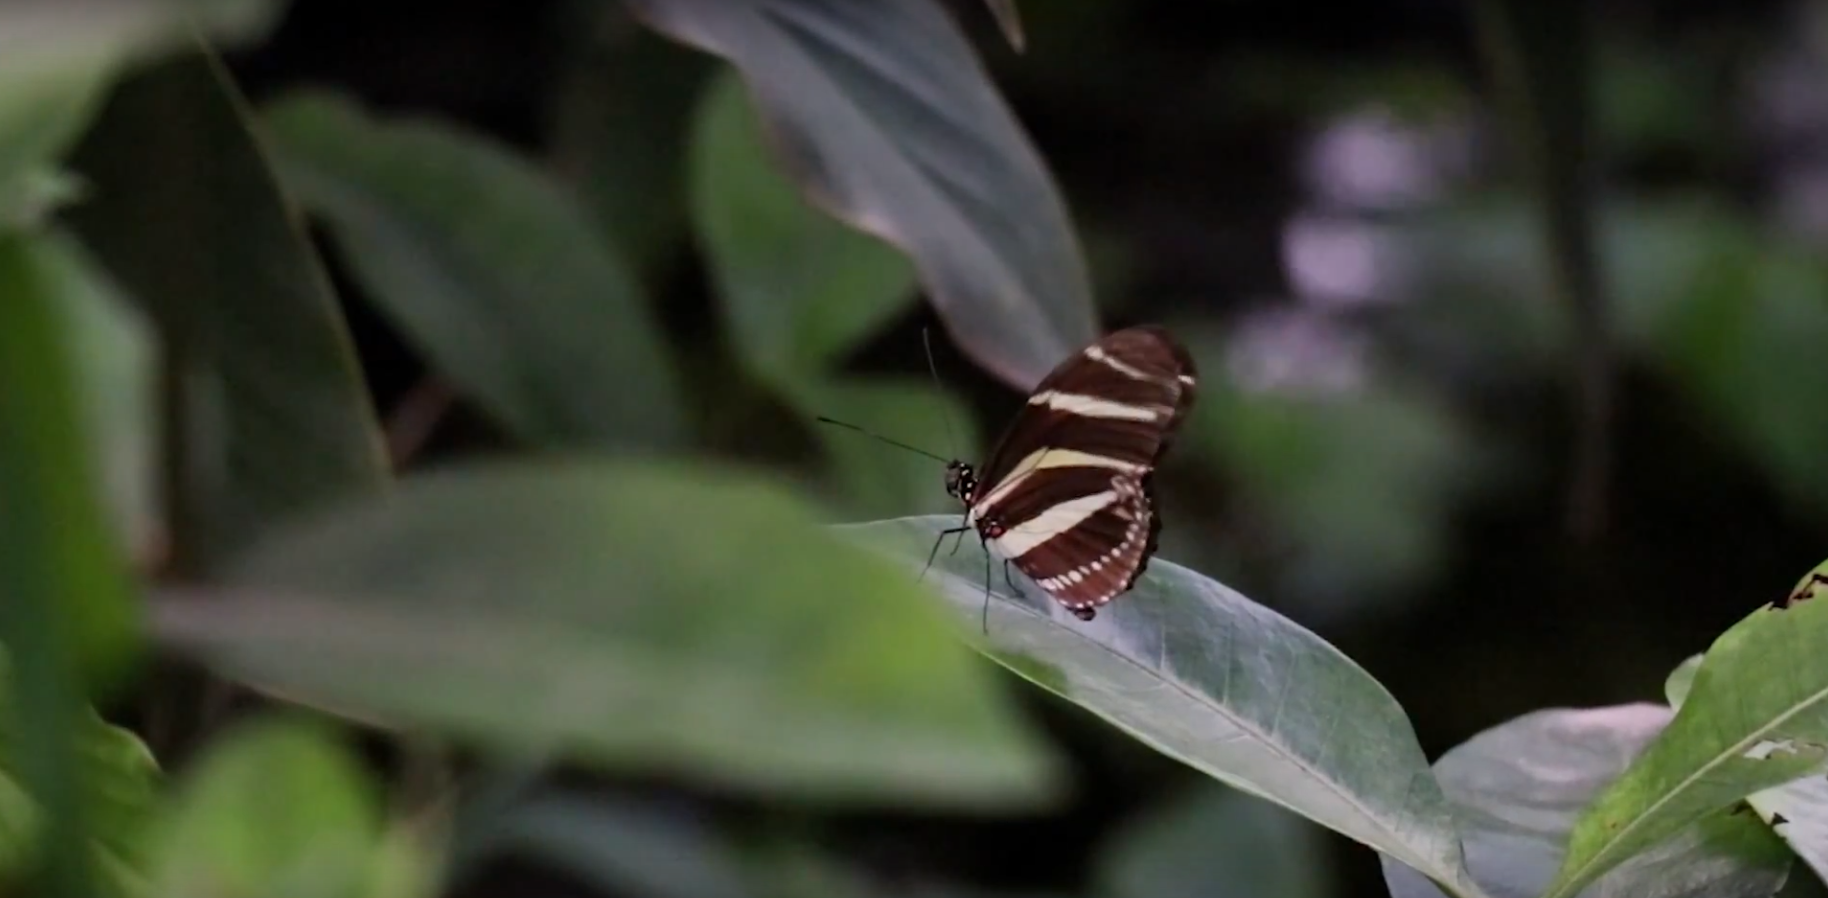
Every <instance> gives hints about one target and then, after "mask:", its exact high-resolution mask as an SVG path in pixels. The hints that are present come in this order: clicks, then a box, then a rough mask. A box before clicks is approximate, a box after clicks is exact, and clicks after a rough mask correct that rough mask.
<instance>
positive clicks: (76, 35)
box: [0, 0, 284, 226]
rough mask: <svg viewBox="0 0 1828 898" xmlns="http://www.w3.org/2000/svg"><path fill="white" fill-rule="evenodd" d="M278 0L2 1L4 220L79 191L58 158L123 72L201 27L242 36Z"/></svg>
mask: <svg viewBox="0 0 1828 898" xmlns="http://www.w3.org/2000/svg"><path fill="white" fill-rule="evenodd" d="M283 5H284V4H282V3H277V2H269V0H82V2H68V0H11V2H9V3H6V4H4V5H0V226H6V225H9V224H10V225H15V226H16V225H22V224H29V223H31V222H34V221H37V220H38V219H40V218H41V217H42V215H43V214H44V213H45V212H46V211H49V209H50V208H51V207H53V206H56V205H61V204H62V203H63V202H65V201H68V200H69V199H71V198H72V197H73V196H74V194H73V192H72V191H73V185H72V184H70V183H69V182H68V181H65V180H62V179H61V178H60V176H59V175H58V174H57V173H56V169H55V166H56V164H57V160H58V158H59V157H61V156H62V155H63V153H64V151H65V150H66V149H68V148H69V146H70V144H71V143H72V142H74V141H75V140H76V139H77V137H79V136H80V135H81V134H82V131H83V129H84V128H85V127H87V126H88V124H89V120H90V118H91V117H92V116H93V115H94V113H95V110H96V107H97V105H98V104H99V103H100V101H101V99H102V95H103V92H104V91H105V90H106V89H107V88H108V86H109V84H110V83H111V82H112V81H113V79H114V77H115V75H116V74H117V72H119V71H120V70H121V69H122V68H123V67H124V66H125V65H127V64H128V63H131V62H133V61H135V60H136V59H140V58H145V57H147V56H151V55H154V54H157V53H161V52H164V51H166V50H169V49H172V48H173V47H182V46H184V45H186V44H188V43H189V40H190V34H189V31H190V29H191V28H192V27H196V28H198V29H200V30H202V31H203V32H205V33H208V34H209V35H211V36H212V37H214V38H218V39H221V40H225V41H229V42H236V41H240V40H246V39H249V38H252V37H255V36H258V35H260V34H264V33H265V31H266V29H267V28H269V27H270V26H271V23H272V21H273V20H274V19H275V18H276V17H277V15H278V13H279V11H280V9H281V8H283Z"/></svg>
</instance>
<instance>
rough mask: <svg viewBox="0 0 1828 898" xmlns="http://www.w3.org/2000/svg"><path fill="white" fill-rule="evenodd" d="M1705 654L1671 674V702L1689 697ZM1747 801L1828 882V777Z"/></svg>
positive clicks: (1677, 704) (1808, 779)
mask: <svg viewBox="0 0 1828 898" xmlns="http://www.w3.org/2000/svg"><path fill="white" fill-rule="evenodd" d="M1703 657H1704V656H1702V655H1694V656H1691V657H1689V658H1688V659H1687V660H1685V661H1683V662H1682V663H1681V664H1680V665H1679V666H1677V667H1676V669H1675V670H1674V671H1672V672H1671V673H1670V675H1669V680H1668V682H1667V683H1665V684H1664V687H1663V689H1664V692H1665V693H1666V694H1667V695H1668V696H1669V703H1670V704H1671V705H1673V706H1675V707H1678V708H1679V707H1681V706H1682V702H1683V701H1685V700H1686V699H1687V698H1688V691H1689V688H1690V687H1691V686H1692V685H1693V683H1694V679H1695V671H1697V670H1699V669H1700V667H1701V659H1702V658H1703ZM1746 804H1748V805H1751V806H1752V810H1753V811H1755V812H1757V814H1758V819H1760V820H1763V821H1764V822H1765V825H1766V826H1769V827H1771V831H1772V832H1775V833H1777V835H1778V836H1779V837H1781V838H1782V839H1783V840H1784V841H1785V842H1787V843H1789V845H1790V850H1791V851H1794V852H1795V853H1796V856H1797V857H1800V858H1802V860H1803V862H1804V863H1806V864H1808V865H1809V868H1810V869H1811V870H1813V871H1815V875H1816V877H1817V878H1818V879H1821V880H1823V881H1825V882H1828V777H1823V776H1821V775H1819V774H1818V775H1814V776H1807V777H1804V778H1802V779H1799V780H1793V781H1791V782H1788V783H1785V784H1783V785H1781V786H1773V787H1772V788H1769V789H1763V790H1760V791H1758V792H1753V793H1752V794H1751V795H1748V796H1746Z"/></svg>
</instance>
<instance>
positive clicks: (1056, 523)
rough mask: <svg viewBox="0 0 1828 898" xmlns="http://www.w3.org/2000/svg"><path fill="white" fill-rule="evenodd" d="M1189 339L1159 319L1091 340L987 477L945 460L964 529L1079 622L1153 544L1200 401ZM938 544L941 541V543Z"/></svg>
mask: <svg viewBox="0 0 1828 898" xmlns="http://www.w3.org/2000/svg"><path fill="white" fill-rule="evenodd" d="M1195 377H1196V375H1195V372H1194V366H1193V360H1192V358H1191V357H1190V356H1188V354H1187V351H1186V349H1184V348H1182V346H1181V345H1180V344H1179V343H1177V342H1175V340H1174V338H1173V337H1172V336H1170V335H1169V334H1168V332H1167V331H1165V330H1163V329H1162V328H1159V327H1155V326H1142V327H1133V328H1129V329H1127V330H1121V331H1117V332H1116V333H1113V334H1110V335H1108V336H1106V337H1104V338H1103V339H1101V340H1099V341H1098V342H1096V343H1093V344H1092V345H1090V346H1087V347H1086V348H1085V349H1083V350H1081V351H1080V352H1079V353H1077V354H1075V355H1074V356H1073V357H1072V358H1069V359H1067V360H1066V361H1065V362H1063V363H1061V365H1060V366H1059V367H1057V368H1055V369H1054V370H1053V372H1052V373H1050V374H1049V375H1048V376H1047V377H1046V378H1045V379H1043V380H1042V381H1041V383H1040V384H1039V385H1038V386H1036V387H1035V390H1034V393H1033V394H1032V395H1030V396H1029V398H1028V404H1027V405H1025V406H1024V407H1023V408H1022V411H1021V412H1020V413H1018V414H1017V415H1016V418H1015V420H1014V421H1012V422H1011V423H1010V425H1009V430H1008V431H1007V432H1006V433H1004V435H1003V438H1002V440H1001V441H1000V442H999V443H998V444H997V446H996V448H995V449H994V450H992V451H991V454H990V460H989V461H988V462H987V463H986V464H985V465H984V468H983V472H982V475H981V476H980V475H979V474H978V472H976V471H974V470H973V469H972V467H971V466H970V465H968V464H965V463H964V462H957V461H955V462H952V463H951V464H949V465H948V466H947V470H946V491H947V492H949V493H951V494H952V495H954V496H957V497H958V498H959V500H960V501H962V502H964V503H965V528H961V529H966V528H976V530H977V531H978V534H979V536H980V538H981V539H982V540H983V542H984V543H986V544H987V545H988V546H993V547H995V548H996V550H997V552H998V553H999V554H1001V555H1002V556H1004V558H1006V559H1008V561H1009V562H1010V563H1013V564H1014V565H1015V566H1016V568H1017V569H1018V570H1020V571H1021V572H1022V573H1024V574H1026V575H1028V577H1029V578H1030V579H1032V580H1034V581H1035V583H1036V585H1038V586H1040V587H1041V588H1042V589H1043V590H1045V591H1046V592H1047V594H1048V595H1050V596H1053V597H1054V599H1055V600H1057V601H1058V602H1060V604H1062V605H1065V606H1066V607H1067V608H1068V609H1069V610H1071V611H1072V612H1073V614H1074V615H1076V616H1077V617H1079V618H1080V619H1081V620H1091V619H1092V618H1093V617H1094V616H1095V615H1096V614H1097V609H1098V607H1099V606H1101V605H1103V604H1105V603H1106V602H1109V601H1111V600H1112V599H1113V598H1116V597H1117V596H1118V595H1120V594H1122V593H1123V592H1124V591H1126V590H1128V589H1129V588H1130V587H1131V586H1132V585H1133V584H1135V582H1136V579H1137V578H1138V577H1140V576H1142V573H1143V570H1144V569H1145V568H1146V567H1147V566H1148V563H1149V558H1150V556H1152V555H1154V554H1155V548H1156V537H1157V536H1158V534H1160V532H1161V519H1160V518H1159V517H1158V516H1157V515H1156V513H1155V491H1154V485H1153V479H1152V478H1153V474H1154V472H1155V465H1156V462H1157V461H1158V460H1159V459H1160V458H1161V456H1162V453H1163V452H1164V451H1165V450H1166V449H1167V446H1168V441H1169V438H1170V437H1171V436H1172V435H1173V434H1174V431H1175V428H1177V427H1178V426H1179V425H1180V422H1181V420H1182V419H1183V418H1184V417H1186V414H1187V411H1188V409H1189V408H1191V407H1192V405H1193V397H1194V382H1195ZM935 548H936V549H937V546H936V547H935Z"/></svg>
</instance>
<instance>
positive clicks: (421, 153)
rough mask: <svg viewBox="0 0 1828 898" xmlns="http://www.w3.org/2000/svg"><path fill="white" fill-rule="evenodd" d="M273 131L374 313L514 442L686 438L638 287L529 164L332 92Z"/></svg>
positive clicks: (308, 100)
mask: <svg viewBox="0 0 1828 898" xmlns="http://www.w3.org/2000/svg"><path fill="white" fill-rule="evenodd" d="M261 124H262V131H263V132H264V133H265V134H266V135H267V136H268V137H269V138H270V139H271V141H272V143H273V146H274V147H275V156H276V159H277V162H278V167H279V171H280V174H281V176H282V177H283V178H284V180H285V182H286V186H287V188H288V189H290V190H291V191H293V192H294V193H295V194H297V196H298V197H299V198H300V199H301V201H302V202H303V203H304V205H305V207H306V208H307V209H309V210H310V211H311V212H313V213H315V214H318V215H321V216H323V217H324V219H325V220H326V221H327V222H328V223H329V224H330V226H331V232H332V234H334V235H335V237H336V239H337V241H338V244H339V245H340V246H341V247H342V249H343V250H344V253H345V255H346V256H347V257H348V260H349V262H350V267H351V269H352V272H353V273H354V275H355V276H356V277H357V278H358V279H360V281H361V282H362V284H363V285H364V287H365V288H366V289H367V291H368V293H369V294H370V296H371V297H372V298H373V299H374V301H375V302H376V303H378V304H379V305H380V307H381V308H382V310H383V311H385V312H386V313H387V314H388V315H389V316H390V317H392V319H393V320H394V321H395V322H396V323H397V324H398V325H399V326H400V328H401V330H402V331H403V332H404V334H405V335H406V337H407V338H408V339H409V340H411V341H413V342H414V343H416V344H417V345H418V346H419V347H420V349H421V350H423V351H424V352H425V353H426V354H427V355H428V356H429V357H430V358H431V360H432V362H433V365H434V366H435V367H437V368H438V369H439V370H440V371H442V372H443V373H444V374H445V376H447V377H449V378H450V379H451V380H452V381H453V382H455V383H456V384H458V385H459V386H461V387H463V388H464V389H465V390H466V391H468V392H469V393H470V394H472V395H474V396H475V397H476V399H478V400H479V401H480V402H481V403H482V404H483V405H484V406H485V407H486V408H488V409H489V411H491V412H492V413H493V414H494V415H495V416H496V417H497V418H499V419H500V420H501V421H502V422H503V423H504V424H506V425H507V426H508V427H510V428H511V429H512V430H514V431H515V432H516V433H518V434H519V435H521V436H522V437H524V438H526V439H529V440H533V441H537V442H540V443H546V444H556V445H612V446H640V447H651V446H664V445H670V444H674V443H677V442H678V441H679V440H681V439H683V433H684V424H683V422H682V421H681V420H680V416H679V409H681V408H682V407H683V403H682V401H681V400H680V398H679V390H678V386H677V383H676V382H675V379H674V374H673V370H672V367H671V361H670V360H669V359H668V358H667V354H666V352H665V351H664V348H665V343H664V340H663V338H662V337H661V335H660V332H659V327H658V324H657V322H655V320H654V316H653V314H652V310H650V309H649V308H648V305H647V299H646V296H645V293H644V291H643V290H642V289H641V287H640V283H639V281H638V280H637V278H636V277H635V276H634V274H633V272H632V271H631V270H630V268H629V266H628V265H627V264H626V263H625V262H624V261H623V259H622V258H621V257H620V256H619V255H618V254H617V253H616V252H615V251H614V249H613V248H612V247H611V246H610V245H609V243H608V242H607V241H606V240H605V239H604V235H603V233H602V232H601V230H600V228H599V227H598V226H597V225H596V224H595V223H594V222H592V221H591V219H590V216H589V215H588V213H586V212H585V211H584V210H583V209H582V208H581V207H580V206H578V205H577V204H576V203H575V202H574V201H573V200H572V198H570V197H568V196H566V195H565V194H563V193H561V192H560V190H559V188H558V185H557V184H556V183H554V182H552V181H551V180H549V179H548V178H546V177H545V176H544V175H542V174H541V173H540V172H538V171H537V170H536V169H534V168H533V166H532V165H531V164H529V163H528V162H526V161H524V160H521V159H518V158H516V157H515V156H514V155H513V154H512V153H510V152H509V151H507V150H506V149H504V148H500V147H496V146H494V145H492V144H490V143H488V142H486V141H485V140H484V139H483V138H482V137H481V136H479V135H474V134H469V133H465V132H462V131H459V130H457V129H455V128H454V127H450V126H446V125H441V124H437V123H434V122H432V121H428V120H405V119H395V120H383V119H380V118H376V117H373V116H370V115H369V114H367V113H366V112H364V111H363V110H361V109H360V108H358V107H357V106H355V105H354V104H353V103H351V102H348V101H345V100H342V99H339V98H337V97H334V96H332V95H328V94H304V95H297V96H293V97H291V98H288V99H286V100H283V101H281V102H279V103H276V104H274V105H273V106H271V107H269V108H268V109H267V110H266V111H265V112H264V114H263V116H262V121H261ZM636 384H639V385H640V387H639V388H638V389H637V388H634V385H636Z"/></svg>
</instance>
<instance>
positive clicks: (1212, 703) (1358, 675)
mask: <svg viewBox="0 0 1828 898" xmlns="http://www.w3.org/2000/svg"><path fill="white" fill-rule="evenodd" d="M956 522H957V518H955V517H951V516H933V517H920V518H901V519H898V520H892V521H877V522H875V523H871V524H860V525H850V526H844V527H839V528H837V529H838V530H839V532H841V533H844V534H847V535H849V536H851V537H852V538H854V539H857V540H859V541H862V542H866V543H868V544H871V545H874V546H877V547H880V548H881V549H882V550H883V551H885V552H887V553H889V554H891V555H892V556H894V557H896V558H898V559H900V560H901V561H902V563H903V564H904V565H906V566H907V567H908V569H909V570H910V571H917V570H919V569H920V566H921V564H922V563H923V562H924V561H925V559H926V557H927V553H928V552H929V551H930V549H931V547H932V545H933V542H934V539H935V538H936V537H937V536H938V534H939V532H940V531H941V530H944V529H945V528H948V527H952V526H955V525H956ZM984 576H985V567H984V557H983V555H982V554H981V553H980V551H979V550H977V549H976V548H975V547H973V550H971V551H962V552H959V553H958V554H957V555H956V556H947V555H946V554H945V553H943V552H942V553H941V557H940V558H939V559H938V560H937V561H935V563H934V567H933V571H932V572H930V573H929V574H928V575H927V580H928V581H929V582H933V583H936V584H938V585H941V586H943V587H944V589H945V594H946V597H947V598H948V599H950V600H951V602H952V603H953V604H954V605H955V606H956V607H955V611H956V613H958V614H960V615H961V616H963V617H965V618H967V619H969V620H970V621H971V622H972V623H973V624H974V625H975V624H976V623H977V620H978V615H979V613H980V611H981V609H982V607H983V603H984V600H985V598H984V592H985V583H984ZM1001 586H1002V577H1001V575H997V576H995V577H994V579H993V587H996V588H998V591H996V592H995V594H994V597H995V601H992V602H991V614H990V620H989V629H990V635H989V643H990V644H989V647H988V648H987V649H986V653H987V654H989V655H990V657H991V658H992V659H994V660H996V661H997V663H999V664H1002V665H1004V666H1006V667H1008V668H1009V669H1011V670H1013V671H1015V672H1016V673H1017V674H1019V675H1021V676H1022V677H1024V678H1025V679H1029V680H1031V681H1033V682H1034V683H1036V685H1039V686H1041V687H1042V688H1044V689H1046V690H1048V691H1049V692H1053V693H1055V694H1057V695H1059V696H1061V697H1063V698H1065V699H1067V700H1069V701H1071V702H1073V703H1075V704H1078V705H1080V706H1081V707H1084V708H1085V709H1086V710H1088V711H1090V712H1092V713H1093V714H1096V715H1098V716H1099V717H1102V718H1104V719H1105V720H1107V721H1109V722H1110V723H1111V724H1113V725H1114V726H1116V727H1118V728H1119V729H1122V730H1124V731H1125V732H1128V733H1129V734H1131V735H1132V736H1135V737H1136V738H1137V739H1139V740H1140V741H1142V742H1143V743H1145V744H1147V745H1149V746H1151V747H1152V748H1154V749H1155V750H1157V751H1160V752H1162V753H1163V754H1166V755H1168V756H1170V757H1173V758H1176V759H1179V760H1181V761H1182V762H1184V763H1186V764H1188V765H1190V766H1192V767H1194V768H1195V769H1197V770H1200V771H1201V772H1204V773H1206V774H1208V775H1211V776H1213V777H1216V778H1218V779H1219V780H1221V781H1223V782H1225V783H1227V784H1229V785H1232V786H1234V787H1236V788H1239V789H1242V790H1244V791H1246V792H1248V793H1251V794H1253V795H1257V796H1260V797H1263V798H1267V799H1269V800H1270V801H1274V802H1276V803H1277V804H1280V805H1283V806H1285V807H1288V808H1290V809H1292V810H1294V811H1296V812H1298V813H1301V814H1303V815H1304V816H1306V817H1308V818H1309V819H1311V820H1314V821H1316V822H1318V823H1320V824H1322V825H1324V826H1327V827H1329V828H1331V829H1334V830H1336V831H1338V832H1340V833H1342V834H1344V835H1346V836H1349V837H1351V838H1353V839H1356V840H1358V841H1360V842H1363V843H1365V844H1367V845H1369V846H1371V847H1373V848H1376V849H1377V850H1379V851H1383V852H1386V853H1389V854H1392V855H1396V856H1398V857H1400V858H1402V859H1403V860H1404V861H1405V862H1406V863H1409V864H1411V865H1412V866H1415V867H1418V868H1420V869H1423V870H1425V871H1427V872H1428V873H1429V875H1431V876H1435V877H1438V878H1439V879H1441V880H1444V881H1446V882H1450V883H1457V884H1459V885H1461V886H1463V891H1461V892H1459V894H1461V895H1467V896H1473V895H1478V894H1479V892H1478V891H1477V890H1476V888H1475V887H1473V886H1472V884H1471V882H1470V880H1468V879H1467V878H1466V873H1465V870H1464V868H1463V866H1462V861H1461V857H1460V845H1459V841H1458V838H1457V837H1456V835H1455V829H1454V819H1453V815H1452V810H1451V808H1450V807H1449V806H1448V803H1447V799H1446V797H1445V796H1444V795H1442V794H1441V792H1440V790H1439V789H1438V788H1437V787H1436V786H1435V785H1434V781H1433V779H1432V778H1431V777H1430V776H1429V773H1428V763H1427V761H1426V759H1425V758H1424V757H1423V755H1422V749H1421V746H1419V745H1417V744H1416V739H1415V733H1414V731H1413V730H1412V729H1411V728H1410V725H1409V720H1408V718H1407V717H1406V716H1404V714H1403V709H1402V707H1401V706H1399V705H1398V704H1397V703H1396V700H1395V699H1393V698H1391V697H1390V694H1389V693H1388V692H1386V691H1385V690H1384V688H1383V687H1382V686H1381V685H1379V684H1378V682H1377V681H1376V680H1374V679H1372V678H1371V676H1370V675H1369V674H1367V673H1365V672H1364V670H1363V669H1361V668H1360V667H1359V666H1358V665H1356V664H1354V663H1353V662H1352V660H1351V659H1349V658H1347V657H1345V656H1344V655H1342V654H1340V652H1339V650H1337V649H1335V648H1333V647H1332V646H1331V645H1328V644H1327V643H1326V642H1325V641H1323V640H1322V639H1321V638H1320V637H1318V636H1315V635H1314V634H1312V633H1310V632H1308V631H1307V630H1305V629H1302V627H1301V626H1300V625H1299V624H1296V623H1295V622H1293V621H1290V620H1288V619H1286V618H1283V617H1282V616H1280V615H1278V614H1276V613H1275V612H1274V611H1271V610H1270V609H1268V608H1264V607H1262V606H1260V605H1257V604H1256V603H1254V602H1252V601H1250V600H1249V599H1246V598H1245V597H1243V596H1241V595H1239V594H1238V593H1236V592H1233V591H1232V590H1230V589H1228V588H1226V587H1225V586H1222V585H1220V584H1219V583H1216V582H1214V581H1212V580H1209V579H1207V578H1205V577H1203V576H1201V575H1200V574H1198V573H1195V572H1194V571H1191V570H1188V569H1186V568H1184V567H1181V566H1179V565H1177V564H1173V563H1171V562H1169V561H1166V560H1164V559H1162V558H1161V557H1159V556H1157V557H1156V559H1155V560H1153V561H1151V562H1150V563H1149V570H1148V574H1147V575H1146V576H1144V577H1143V578H1142V579H1141V580H1140V581H1139V582H1138V583H1137V584H1136V586H1135V588H1134V589H1133V590H1132V591H1130V592H1129V593H1126V594H1125V595H1123V596H1122V597H1120V598H1118V600H1117V601H1116V602H1114V603H1112V604H1111V605H1110V606H1108V607H1106V608H1104V609H1101V610H1100V611H1099V612H1098V618H1097V620H1095V621H1092V622H1089V623H1082V622H1080V621H1078V620H1077V619H1075V618H1073V616H1072V615H1071V613H1070V612H1068V611H1067V610H1066V609H1065V608H1063V607H1061V606H1060V605H1059V604H1058V603H1056V602H1054V601H1053V600H1052V599H1050V598H1047V597H1046V596H1045V595H1044V594H1042V593H1041V591H1040V588H1039V587H1037V586H1034V585H1033V584H1029V585H1027V586H1026V587H1024V589H1025V591H1026V593H1027V595H1026V596H1024V597H1020V598H1015V597H1010V596H1009V595H1007V594H1005V593H1004V592H1002V591H1001V589H1000V587H1001ZM1038 670H1045V671H1048V672H1049V673H1048V675H1046V676H1038V675H1037V673H1036V672H1037V671H1038ZM1347 733H1349V734H1350V735H1349V737H1348V736H1347V735H1346V734H1347Z"/></svg>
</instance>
